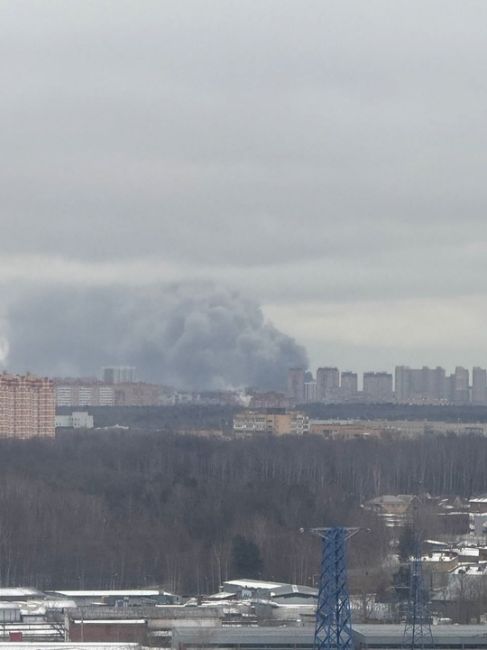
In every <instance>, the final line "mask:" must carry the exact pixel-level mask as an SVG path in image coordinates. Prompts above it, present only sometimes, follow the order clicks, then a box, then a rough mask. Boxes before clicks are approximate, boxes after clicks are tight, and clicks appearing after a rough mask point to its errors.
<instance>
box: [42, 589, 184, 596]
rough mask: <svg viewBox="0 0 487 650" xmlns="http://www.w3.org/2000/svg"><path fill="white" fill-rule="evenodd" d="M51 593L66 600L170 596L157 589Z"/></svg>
mask: <svg viewBox="0 0 487 650" xmlns="http://www.w3.org/2000/svg"><path fill="white" fill-rule="evenodd" d="M52 593H55V594H62V595H63V596H67V597H68V598H108V597H109V596H113V597H114V598H117V597H120V598H124V597H130V596H133V597H134V598H135V597H143V596H146V597H150V596H160V595H168V596H169V595H172V594H168V593H167V592H165V591H158V590H157V589H124V590H121V591H117V590H113V589H108V590H103V591H98V590H89V591H70V590H68V591H54V592H52Z"/></svg>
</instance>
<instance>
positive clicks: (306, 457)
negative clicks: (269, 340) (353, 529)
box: [0, 432, 487, 593]
mask: <svg viewBox="0 0 487 650" xmlns="http://www.w3.org/2000/svg"><path fill="white" fill-rule="evenodd" d="M486 466H487V439H484V438H482V437H479V436H468V437H456V436H447V437H436V438H423V439H418V440H404V441H379V440H353V441H348V442H346V441H331V440H324V439H322V438H319V437H314V436H309V437H304V438H295V437H283V438H280V439H276V438H272V437H266V438H261V439H249V440H233V441H229V440H219V439H204V438H196V437H190V436H178V435H175V434H169V433H166V434H161V433H151V434H145V433H140V432H139V433H130V432H124V433H108V432H107V433H99V432H98V433H80V434H69V435H67V434H65V435H63V436H62V437H60V438H58V439H56V440H54V441H49V440H30V441H14V440H3V441H0V584H2V585H3V586H9V585H19V584H30V585H35V586H38V587H39V588H54V587H58V588H61V587H64V588H97V587H98V588H101V587H129V586H135V585H149V584H160V585H164V586H165V587H166V588H168V589H171V590H174V591H176V592H180V593H198V592H200V593H209V592H212V591H214V590H216V589H217V587H218V585H219V584H220V582H221V581H222V580H225V579H227V578H232V577H236V576H238V575H243V574H246V575H247V577H249V576H251V575H254V576H262V577H265V578H267V579H275V580H283V581H291V582H298V583H305V584H306V583H307V584H311V583H312V582H313V578H314V576H316V574H317V573H318V571H319V567H318V564H319V543H318V540H316V539H315V538H314V537H313V536H312V535H310V534H308V533H304V534H302V533H300V528H305V529H307V528H310V527H313V526H320V525H333V524H337V523H339V524H344V525H360V526H364V527H365V528H370V529H371V531H372V532H371V533H370V534H367V535H365V534H364V535H362V536H361V538H360V539H358V538H357V541H356V542H355V541H354V544H353V545H352V550H351V557H350V562H351V565H352V568H353V567H354V566H360V567H363V566H366V565H367V566H377V565H379V564H380V560H381V558H382V557H383V555H384V554H385V552H386V549H387V534H386V531H385V530H383V529H382V528H381V526H380V524H379V522H378V521H376V520H375V519H373V518H372V515H370V514H368V513H367V512H365V511H364V510H363V508H361V507H360V505H361V503H363V501H364V500H366V499H369V498H371V497H373V496H376V495H378V494H382V493H418V492H425V491H429V492H431V493H432V494H459V495H463V496H469V495H471V494H474V493H481V492H484V491H487V474H486V472H485V467H486ZM358 537H359V536H358Z"/></svg>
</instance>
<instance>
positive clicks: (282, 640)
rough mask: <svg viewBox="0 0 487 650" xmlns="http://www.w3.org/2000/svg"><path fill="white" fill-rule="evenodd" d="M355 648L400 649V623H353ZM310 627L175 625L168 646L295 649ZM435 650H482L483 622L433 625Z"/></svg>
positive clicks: (309, 639) (303, 644) (308, 637)
mask: <svg viewBox="0 0 487 650" xmlns="http://www.w3.org/2000/svg"><path fill="white" fill-rule="evenodd" d="M353 638H354V648H355V650H385V649H387V650H394V649H395V648H397V649H398V650H399V649H400V648H404V625H387V624H383V625H356V626H354V628H353ZM313 641H314V627H312V626H303V627H257V628H243V627H240V628H236V627H235V628H230V627H219V628H213V629H205V630H204V632H203V631H202V630H201V628H194V627H193V628H191V627H185V628H179V629H177V630H175V631H174V634H173V643H172V647H173V649H174V650H179V649H180V648H182V647H184V648H185V649H186V650H196V648H198V649H199V648H226V649H228V650H231V649H233V648H241V647H245V648H249V649H250V648H255V650H290V649H293V650H295V649H296V648H302V649H307V648H310V649H311V648H313ZM433 648H434V649H435V650H470V649H471V650H474V649H478V650H482V649H484V648H487V625H438V626H434V627H433Z"/></svg>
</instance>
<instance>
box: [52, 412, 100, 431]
mask: <svg viewBox="0 0 487 650" xmlns="http://www.w3.org/2000/svg"><path fill="white" fill-rule="evenodd" d="M93 427H94V421H93V416H92V415H90V413H88V411H73V412H72V413H69V414H67V415H56V429H58V428H59V429H62V428H66V429H93Z"/></svg>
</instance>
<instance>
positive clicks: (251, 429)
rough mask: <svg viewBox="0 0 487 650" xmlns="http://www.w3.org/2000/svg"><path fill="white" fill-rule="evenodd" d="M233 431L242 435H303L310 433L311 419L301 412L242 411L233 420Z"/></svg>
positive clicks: (280, 410) (281, 410) (282, 410)
mask: <svg viewBox="0 0 487 650" xmlns="http://www.w3.org/2000/svg"><path fill="white" fill-rule="evenodd" d="M233 430H234V432H235V433H237V434H240V435H253V434H272V435H278V436H279V435H285V434H294V435H303V434H305V433H309V418H308V416H307V415H305V414H304V413H301V412H300V411H284V409H265V410H260V411H257V410H255V411H254V410H250V409H247V410H245V411H241V412H240V413H237V414H236V415H235V417H234V418H233Z"/></svg>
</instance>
